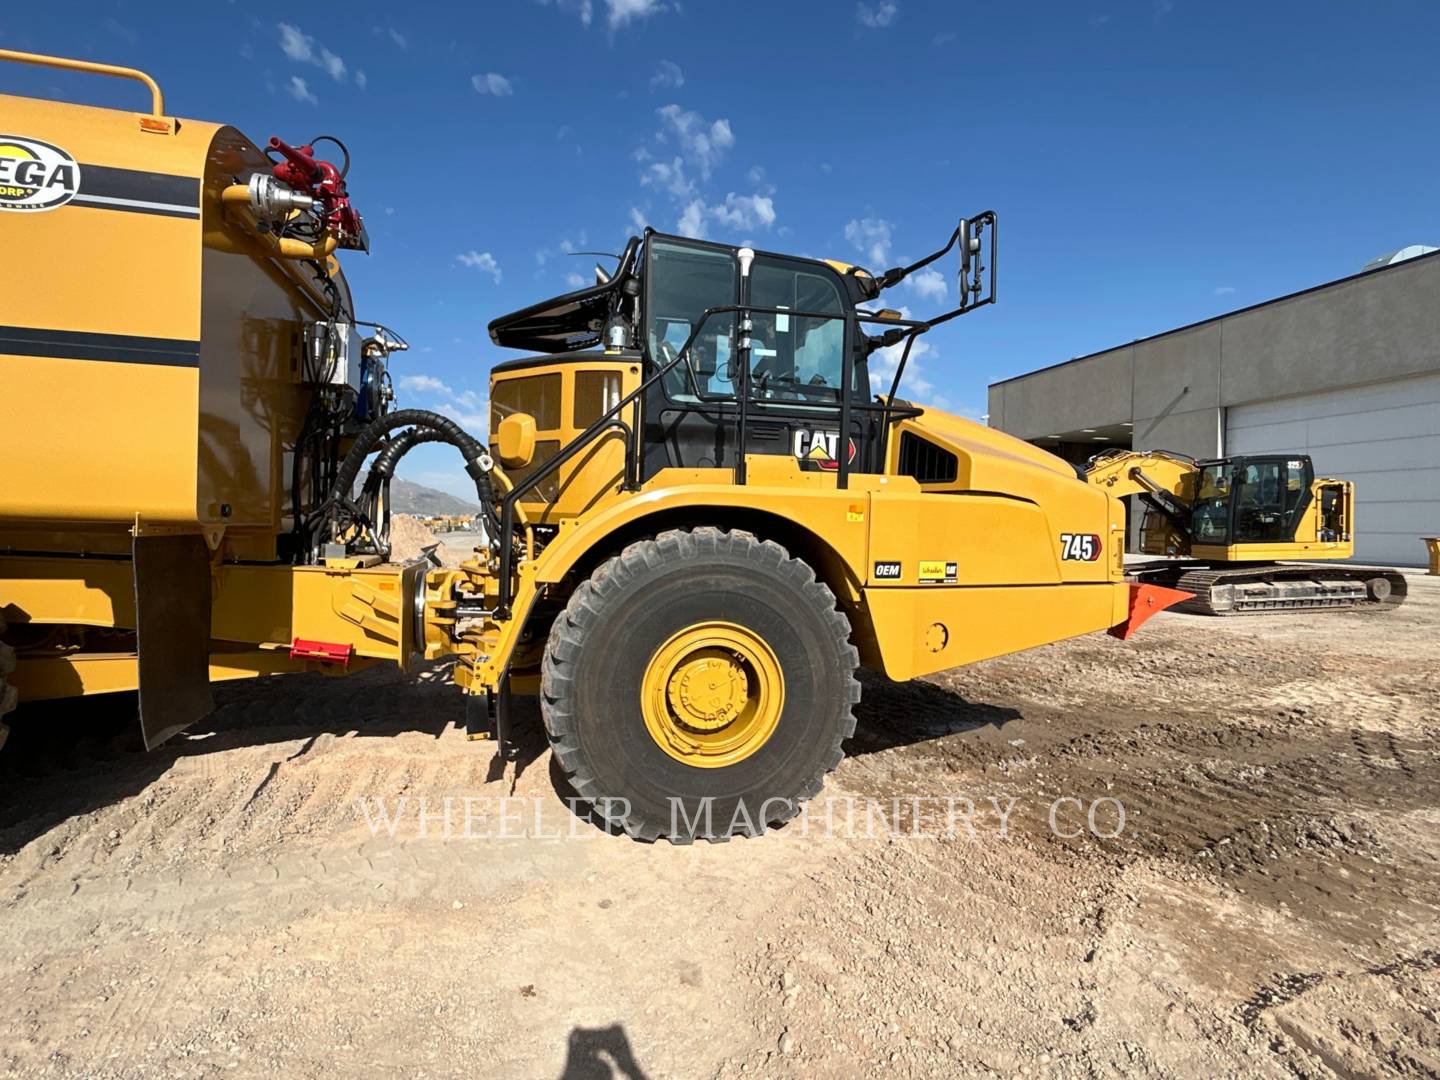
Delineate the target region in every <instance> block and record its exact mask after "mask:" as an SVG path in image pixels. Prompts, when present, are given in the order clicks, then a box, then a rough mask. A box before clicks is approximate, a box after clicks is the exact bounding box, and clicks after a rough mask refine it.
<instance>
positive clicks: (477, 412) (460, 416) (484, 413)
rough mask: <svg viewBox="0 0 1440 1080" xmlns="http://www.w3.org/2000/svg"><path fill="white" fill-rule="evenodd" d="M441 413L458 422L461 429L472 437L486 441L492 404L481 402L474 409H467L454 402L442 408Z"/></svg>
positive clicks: (447, 403)
mask: <svg viewBox="0 0 1440 1080" xmlns="http://www.w3.org/2000/svg"><path fill="white" fill-rule="evenodd" d="M440 412H442V413H444V414H445V415H446V416H448V417H450V418H451V419H453V420H455V421H457V422H458V423H459V424H460V426H461V427H463V428H464V429H465V430H466V431H468V432H470V433H471V434H472V435H475V436H477V437H478V438H480V439H481V441H484V438H485V433H486V432H488V431H489V430H490V403H489V402H488V401H481V402H480V403H479V404H478V405H477V406H476V407H475V408H473V409H465V408H462V407H461V406H459V405H456V404H454V403H453V402H448V401H447V402H446V403H445V404H443V405H441V406H440Z"/></svg>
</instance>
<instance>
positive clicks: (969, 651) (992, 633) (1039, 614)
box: [865, 584, 1129, 682]
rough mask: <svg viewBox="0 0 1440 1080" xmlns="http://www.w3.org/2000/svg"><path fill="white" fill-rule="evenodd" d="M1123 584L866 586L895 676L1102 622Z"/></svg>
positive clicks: (1111, 613)
mask: <svg viewBox="0 0 1440 1080" xmlns="http://www.w3.org/2000/svg"><path fill="white" fill-rule="evenodd" d="M1128 593H1129V586H1128V585H1124V584H1096V585H1054V586H1049V587H1037V588H1023V587H1004V586H1000V587H995V588H913V589H883V588H882V589H866V590H865V604H866V606H867V607H868V608H869V611H870V617H871V619H872V621H873V622H874V624H875V636H876V638H877V640H878V643H879V647H880V656H881V660H882V662H883V663H884V667H885V674H886V675H887V676H889V677H890V678H891V679H894V680H896V681H897V682H903V681H904V680H906V679H913V678H916V677H917V676H920V675H929V674H932V673H934V672H936V671H944V670H945V669H946V668H952V667H960V666H961V665H963V664H973V663H975V662H976V661H978V660H988V659H990V658H991V657H993V656H1004V655H1005V654H1006V653H1013V652H1020V651H1021V650H1022V649H1031V648H1034V647H1035V646H1037V645H1046V644H1049V643H1050V642H1052V641H1060V640H1062V639H1064V638H1069V637H1076V636H1078V635H1080V634H1089V633H1092V632H1094V631H1096V630H1107V629H1109V628H1110V627H1111V626H1113V625H1115V624H1116V623H1117V622H1118V621H1119V619H1117V618H1116V611H1117V610H1118V611H1122V612H1123V611H1124V610H1125V603H1126V598H1127V597H1128Z"/></svg>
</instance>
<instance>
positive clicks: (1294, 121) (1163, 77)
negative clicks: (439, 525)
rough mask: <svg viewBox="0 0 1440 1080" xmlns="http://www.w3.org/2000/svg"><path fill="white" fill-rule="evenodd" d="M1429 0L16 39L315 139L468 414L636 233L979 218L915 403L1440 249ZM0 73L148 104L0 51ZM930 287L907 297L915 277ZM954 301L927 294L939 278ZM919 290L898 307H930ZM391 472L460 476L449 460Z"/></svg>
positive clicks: (1153, 2)
mask: <svg viewBox="0 0 1440 1080" xmlns="http://www.w3.org/2000/svg"><path fill="white" fill-rule="evenodd" d="M1437 41H1440V5H1437V4H1434V3H1431V2H1428V0H1414V2H1398V0H1397V2H1387V0H1380V2H1374V3H1363V4H1362V3H1358V2H1347V3H1342V2H1339V0H1335V2H1326V0H1310V2H1303V3H1301V2H1284V0H1275V2H1265V3H1255V2H1253V0H1252V2H1249V3H1227V2H1208V3H1200V2H1191V0H1134V2H1131V0H1124V2H1121V0H1113V2H1110V0H1093V2H1083V3H1082V2H1076V3H1058V2H1053V3H1042V2H1036V3H1025V4H985V5H981V4H967V3H960V2H953V3H947V2H935V0H930V2H922V0H861V2H858V3H856V2H850V0H834V2H819V0H816V2H800V0H790V2H779V0H771V2H768V3H751V2H747V0H733V2H730V3H723V4H721V3H707V2H703V0H683V2H681V3H675V2H672V0H488V2H486V0H480V2H477V3H474V4H470V5H464V6H461V5H454V6H449V5H432V4H426V3H420V2H416V3H411V4H408V5H397V4H386V5H367V4H364V3H353V4H348V5H344V6H339V7H337V6H333V5H331V6H323V7H307V6H306V5H288V6H273V7H266V6H264V5H261V6H256V5H253V4H243V3H210V4H204V5H197V4H193V3H187V4H184V5H180V4H173V5H172V4H163V3H150V4H130V5H127V4H118V3H80V4H67V5H58V4H57V5H48V6H41V7H37V6H27V7H26V8H25V9H24V11H23V13H21V14H14V13H9V14H7V13H0V43H3V44H4V45H6V46H9V47H12V48H20V49H29V50H35V51H41V52H54V53H61V54H66V55H71V56H78V57H85V58H92V59H101V60H108V61H111V62H115V63H122V64H132V65H135V66H138V67H142V68H144V69H146V70H148V71H150V72H151V73H152V74H153V75H155V76H156V77H157V78H158V79H159V80H160V82H161V84H162V86H164V88H165V90H166V93H167V95H168V99H169V107H170V109H171V111H172V112H174V113H175V114H176V115H179V116H189V117H196V118H203V119H207V120H218V121H224V122H227V123H231V124H234V125H235V126H237V127H239V128H240V129H241V130H243V131H245V132H246V133H248V134H249V135H250V137H251V138H253V139H255V140H256V141H262V140H264V139H265V138H266V137H268V136H269V135H271V134H278V135H280V136H282V137H284V138H286V139H289V140H291V141H298V140H303V139H305V138H308V137H310V136H312V135H314V134H317V133H321V132H327V133H332V134H336V135H339V136H340V137H342V138H344V139H345V140H346V141H347V142H348V143H349V144H350V147H351V151H352V154H353V156H354V162H355V163H354V167H353V169H352V172H351V178H350V187H351V193H352V195H353V196H354V199H355V202H356V205H357V206H358V208H359V209H360V210H361V212H362V213H363V214H364V215H365V218H366V223H367V225H368V227H369V230H370V235H371V241H372V247H373V252H372V254H371V255H370V256H368V257H365V256H360V257H356V256H353V255H352V256H351V257H350V258H348V260H347V262H346V265H347V271H348V272H349V274H350V276H351V281H352V285H353V287H354V289H355V293H356V296H357V297H358V299H359V305H358V306H359V313H360V314H361V316H362V317H365V318H370V319H377V320H380V321H384V322H386V323H389V324H391V325H393V326H395V327H396V328H397V329H399V330H400V331H401V332H402V333H404V334H405V335H406V336H407V337H408V338H409V339H410V340H411V342H412V343H413V344H414V349H413V351H411V352H410V353H408V354H406V355H405V356H404V357H402V358H401V359H400V360H399V363H398V365H397V367H398V370H397V371H396V376H397V379H399V380H401V383H402V393H403V397H404V400H405V401H406V403H408V404H414V405H422V406H429V407H439V408H444V409H446V410H447V411H450V412H452V413H453V414H455V415H458V416H460V417H461V418H462V419H464V420H465V421H466V423H467V424H469V425H470V426H471V427H472V428H475V429H477V430H479V429H481V428H482V427H483V424H484V418H483V402H484V398H485V388H486V381H487V372H488V370H489V367H490V365H491V364H492V363H494V362H495V361H497V360H499V359H504V358H506V356H505V354H502V353H500V352H499V351H498V350H496V349H495V348H494V347H493V346H492V345H490V343H489V340H488V337H487V336H486V333H485V324H486V323H487V322H488V321H489V320H490V319H491V318H493V317H494V316H495V315H497V314H500V313H503V312H505V311H509V310H513V309H515V308H517V307H521V306H523V305H525V304H528V303H531V302H533V301H535V300H538V299H541V298H543V297H545V296H549V295H553V294H555V293H557V292H561V291H564V290H565V289H567V288H568V287H570V283H572V282H574V281H577V280H578V278H577V277H576V275H580V276H582V277H583V276H588V275H589V272H590V268H591V266H592V265H593V263H594V261H595V260H594V259H591V258H586V257H572V256H570V255H569V254H567V252H568V251H572V250H580V249H595V250H602V251H618V250H619V249H620V247H621V245H622V244H623V243H624V240H625V237H626V236H627V235H629V233H630V232H632V231H634V230H635V223H636V222H649V223H651V224H653V225H655V226H656V227H657V228H663V229H667V230H672V231H673V230H679V229H683V230H685V231H690V232H698V231H703V233H704V234H705V235H707V236H710V237H712V238H714V239H719V240H724V241H729V242H740V241H751V242H753V243H755V244H756V245H757V246H760V247H763V248H767V249H770V250H777V251H788V252H795V253H799V254H807V255H815V256H824V257H834V258H842V259H846V260H849V261H859V262H861V263H863V264H866V265H869V266H871V267H872V268H873V269H877V270H878V269H883V268H884V267H885V266H887V265H890V264H892V263H894V262H898V261H902V260H904V259H906V258H912V259H913V258H915V257H918V256H920V255H922V254H924V253H926V252H928V251H929V250H931V249H933V248H934V247H936V246H938V245H939V244H940V243H941V242H942V241H943V240H944V238H945V237H946V235H947V234H948V232H949V231H950V229H952V228H953V226H954V222H955V219H956V218H957V217H958V216H960V215H962V214H966V213H969V212H971V211H974V210H979V209H983V208H987V207H988V208H994V209H995V210H997V211H998V212H999V214H1000V221H1001V233H1000V235H1001V258H1000V286H999V296H1000V302H999V304H998V305H996V306H995V307H992V308H987V309H984V310H982V311H980V312H978V313H976V314H974V315H972V316H967V317H966V318H964V319H961V320H958V321H957V322H955V323H952V324H950V325H949V326H946V327H943V328H940V329H938V330H937V331H935V332H934V333H933V334H931V335H929V336H928V338H927V339H926V344H927V345H928V349H927V350H926V351H925V352H924V354H923V355H920V356H919V357H918V358H917V359H918V363H917V365H916V367H917V370H916V373H915V374H916V377H915V378H914V379H912V380H909V381H908V384H907V385H908V389H909V391H910V392H911V394H912V395H913V396H915V397H917V398H920V399H929V400H931V401H934V402H939V403H943V404H945V405H947V406H948V407H949V408H951V409H953V410H954V411H956V412H960V413H964V414H966V415H970V416H975V417H978V416H980V415H982V414H984V412H985V409H986V389H985V388H986V385H987V384H988V383H989V382H991V381H994V380H996V379H999V378H1005V377H1008V376H1010V375H1014V374H1018V373H1020V372H1023V371H1026V370H1029V369H1032V368H1035V367H1039V366H1043V365H1045V364H1049V363H1054V362H1056V361H1059V360H1064V359H1067V358H1069V357H1072V356H1076V355H1082V354H1084V353H1087V352H1091V351H1094V350H1096V349H1100V348H1103V347H1106V346H1109V345H1113V344H1116V343H1119V342H1123V341H1128V340H1131V339H1133V338H1137V337H1142V336H1145V335H1147V334H1150V333H1154V332H1157V331H1160V330H1164V329H1167V328H1170V327H1173V326H1177V325H1180V324H1183V323H1186V322H1191V321H1194V320H1196V319H1201V318H1205V317H1207V316H1210V315H1214V314H1218V313H1220V312H1222V311H1226V310H1230V309H1232V308H1236V307H1241V306H1244V305H1246V304H1250V303H1254V302H1257V301H1260V300H1263V299H1266V298H1268V297H1271V296H1275V295H1279V294H1282V293H1285V292H1289V291H1293V290H1295V289H1299V288H1304V287H1306V286H1309V285H1313V284H1317V283H1319V282H1322V281H1325V280H1329V279H1332V278H1335V277H1340V276H1344V275H1346V274H1349V273H1352V272H1354V271H1356V270H1358V269H1359V268H1360V267H1361V266H1362V265H1363V264H1364V263H1365V262H1366V261H1367V260H1369V259H1370V258H1372V257H1374V256H1375V255H1377V254H1380V253H1381V252H1384V251H1388V250H1393V249H1395V248H1398V247H1402V246H1404V245H1406V244H1410V243H1417V242H1421V243H1431V244H1435V243H1440V180H1437V178H1440V140H1437V139H1436V138H1435V123H1436V121H1435V116H1436V112H1435V110H1436V103H1437V101H1440V65H1437V64H1436V62H1435V47H1436V42H1437ZM0 91H3V92H11V93H15V92H18V93H33V92H40V93H47V94H54V95H57V96H65V97H70V98H73V99H76V100H84V101H90V102H94V103H97V104H116V105H128V106H129V107H138V104H139V102H140V100H141V97H140V95H139V94H138V91H136V90H133V89H129V88H124V87H114V88H112V87H109V86H106V85H104V84H103V82H102V81H96V80H89V79H81V78H80V77H70V76H64V75H55V74H52V73H48V72H41V71H35V70H27V69H19V68H12V67H11V66H10V65H4V66H3V68H0ZM916 284H918V286H919V287H914V286H915V285H916ZM942 290H943V295H942ZM954 295H955V293H954V283H953V280H947V277H939V278H935V277H931V278H926V279H924V281H923V282H919V283H911V284H909V285H907V286H902V287H900V288H898V289H896V290H894V291H893V292H892V293H889V294H887V300H888V302H889V303H891V304H892V306H893V305H894V304H896V302H897V301H898V302H899V303H902V304H904V305H905V306H906V307H907V308H908V309H909V310H910V311H912V312H913V313H915V314H916V315H923V314H925V313H934V312H938V311H940V310H942V309H943V308H944V307H945V305H946V302H947V301H953V299H954ZM402 475H408V476H409V477H410V478H411V479H414V480H418V481H420V482H422V483H429V484H432V485H435V486H440V487H445V488H448V489H450V490H454V491H457V492H460V493H464V492H465V491H466V490H467V485H466V482H465V480H464V478H463V475H462V474H460V473H459V471H458V470H457V469H455V468H454V467H453V463H452V462H451V460H450V459H449V457H447V456H446V452H445V450H444V449H443V448H437V447H424V448H421V449H419V450H417V451H416V452H415V454H413V455H412V456H411V458H409V459H407V463H406V466H405V467H403V468H402Z"/></svg>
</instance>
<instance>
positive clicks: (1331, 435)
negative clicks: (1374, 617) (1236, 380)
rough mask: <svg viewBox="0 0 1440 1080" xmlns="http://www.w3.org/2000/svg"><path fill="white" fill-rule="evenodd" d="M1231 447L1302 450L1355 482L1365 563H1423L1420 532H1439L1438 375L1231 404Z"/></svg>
mask: <svg viewBox="0 0 1440 1080" xmlns="http://www.w3.org/2000/svg"><path fill="white" fill-rule="evenodd" d="M1225 452H1226V453H1227V454H1261V453H1291V452H1296V453H1305V454H1309V455H1310V456H1311V457H1312V458H1314V459H1315V472H1316V473H1317V474H1318V475H1320V476H1336V477H1340V478H1342V479H1345V480H1353V481H1354V482H1355V502H1356V507H1357V508H1356V543H1355V558H1356V560H1357V561H1358V562H1368V563H1384V564H1389V565H1396V566H1407V565H1408V566H1416V565H1420V564H1422V563H1424V561H1425V548H1424V545H1423V544H1421V543H1420V540H1419V537H1421V536H1436V535H1440V375H1421V376H1417V377H1415V378H1410V379H1396V380H1394V381H1393V382H1386V383H1379V384H1376V385H1374V386H1361V387H1356V388H1354V389H1351V390H1336V391H1328V392H1326V393H1322V394H1306V395H1304V396H1301V397H1294V398H1285V399H1284V400H1281V401H1267V402H1261V403H1259V404H1255V405H1232V406H1231V407H1230V408H1229V409H1227V410H1226V415H1225Z"/></svg>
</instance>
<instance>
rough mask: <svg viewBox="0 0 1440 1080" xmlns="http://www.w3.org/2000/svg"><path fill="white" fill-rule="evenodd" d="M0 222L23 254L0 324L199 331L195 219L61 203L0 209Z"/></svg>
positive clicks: (150, 333)
mask: <svg viewBox="0 0 1440 1080" xmlns="http://www.w3.org/2000/svg"><path fill="white" fill-rule="evenodd" d="M196 184H197V186H198V184H199V180H198V178H197V180H196ZM3 225H4V246H5V248H6V250H7V251H9V252H12V253H15V254H16V255H19V253H22V252H23V253H24V255H23V262H24V267H25V270H24V273H11V274H7V275H6V281H5V305H4V307H5V311H6V315H5V316H4V317H0V322H4V323H8V324H15V325H20V326H27V327H36V328H44V329H47V330H64V331H91V332H96V333H106V334H131V335H135V336H138V337H153V338H171V339H180V340H185V341H195V340H197V339H198V338H199V337H200V220H199V219H198V218H178V217H162V216H160V215H157V214H133V213H123V212H118V211H114V210H100V209H96V208H93V207H88V206H76V205H75V204H73V203H71V204H68V205H66V206H62V207H60V208H59V209H58V210H50V211H46V212H44V213H38V214H6V215H5V217H4V222H3ZM77 389H78V387H77ZM71 404H72V406H73V405H74V404H76V403H75V402H72V403H71Z"/></svg>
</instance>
